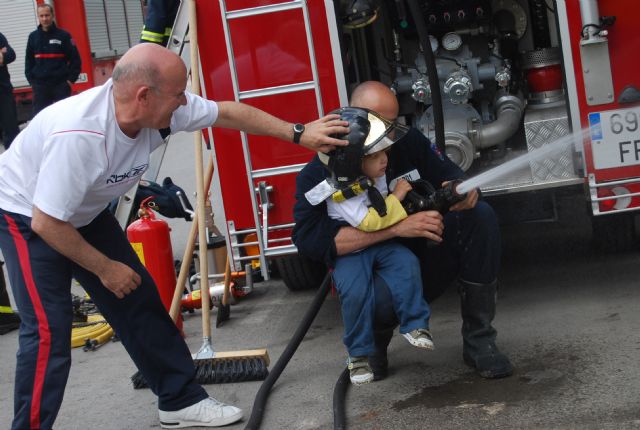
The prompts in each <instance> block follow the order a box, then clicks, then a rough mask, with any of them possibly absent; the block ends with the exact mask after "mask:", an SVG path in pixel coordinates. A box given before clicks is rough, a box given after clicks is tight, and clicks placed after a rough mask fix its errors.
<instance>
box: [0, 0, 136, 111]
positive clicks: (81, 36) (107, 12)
mask: <svg viewBox="0 0 640 430" xmlns="http://www.w3.org/2000/svg"><path fill="white" fill-rule="evenodd" d="M39 3H49V4H51V5H53V7H54V12H55V21H56V24H57V25H58V26H59V27H61V28H63V29H65V30H67V31H68V32H69V33H71V36H72V37H73V40H74V41H75V43H76V46H77V48H78V52H79V54H80V58H81V59H82V70H81V72H80V76H79V77H78V80H77V81H76V82H75V84H74V85H73V86H72V92H73V93H74V94H75V93H79V92H81V91H84V90H86V89H89V88H91V87H93V86H95V85H101V84H103V83H104V82H105V81H107V80H108V79H109V78H110V77H111V72H112V70H113V66H114V65H115V62H116V61H117V59H118V58H120V57H121V56H122V54H124V53H125V52H126V51H127V49H129V48H130V47H131V46H133V45H135V44H136V43H138V39H139V37H140V31H141V30H142V25H143V6H142V2H141V0H64V1H62V0H58V1H55V2H54V1H43V0H38V1H36V0H3V1H2V2H0V17H2V23H1V24H0V32H2V34H4V35H5V37H6V38H7V40H8V41H9V44H10V45H11V47H12V48H13V49H14V50H15V51H16V60H15V61H14V62H13V63H11V64H10V65H9V74H10V75H11V83H12V84H13V87H14V94H15V97H16V105H17V108H18V120H19V122H24V121H26V120H28V119H29V118H30V117H31V100H32V95H31V87H30V86H29V82H28V81H27V78H26V77H25V75H24V63H25V52H26V49H27V39H28V37H29V33H31V32H32V31H33V30H35V29H36V27H37V26H38V16H37V12H36V6H37V4H39Z"/></svg>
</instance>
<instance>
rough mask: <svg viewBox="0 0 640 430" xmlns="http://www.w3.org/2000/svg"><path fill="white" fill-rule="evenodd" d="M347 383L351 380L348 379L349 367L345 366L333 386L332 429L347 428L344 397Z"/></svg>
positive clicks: (347, 386) (341, 429)
mask: <svg viewBox="0 0 640 430" xmlns="http://www.w3.org/2000/svg"><path fill="white" fill-rule="evenodd" d="M349 385H351V380H350V379H349V368H347V367H345V369H344V370H343V371H342V373H341V374H340V377H338V380H337V381H336V385H335V387H334V388H333V430H346V428H347V414H346V412H345V403H346V401H345V397H346V395H347V388H349Z"/></svg>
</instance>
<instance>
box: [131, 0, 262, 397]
mask: <svg viewBox="0 0 640 430" xmlns="http://www.w3.org/2000/svg"><path fill="white" fill-rule="evenodd" d="M189 3H190V5H189V6H190V8H189V37H190V51H191V52H190V55H191V86H192V92H193V93H194V94H199V93H200V73H199V64H198V36H197V35H198V30H197V20H196V3H195V0H190V2H189ZM194 146H195V158H196V186H197V198H198V200H197V213H196V216H195V217H194V221H193V225H192V226H191V232H190V237H189V242H191V243H188V244H187V247H186V249H185V258H184V259H183V264H182V267H181V268H180V274H182V272H183V270H184V271H185V273H184V275H183V276H182V282H180V278H181V276H178V278H179V279H178V283H177V285H176V290H175V291H174V296H173V301H172V304H171V310H170V314H171V316H172V319H173V320H174V321H175V320H176V318H177V314H178V309H179V307H180V297H181V295H182V287H183V285H184V281H185V280H186V274H187V272H186V271H187V270H188V266H189V264H185V261H186V259H187V258H191V256H192V255H193V250H194V248H195V231H196V228H197V229H198V230H197V231H198V239H199V243H198V246H199V252H200V258H199V262H200V291H201V297H202V299H201V300H202V331H203V343H202V346H201V347H200V350H199V351H198V352H197V353H196V354H194V357H193V359H194V365H195V367H196V381H197V382H198V383H200V384H210V383H223V382H243V381H259V380H263V379H264V378H266V377H267V374H268V370H267V367H268V366H269V354H268V353H267V350H266V349H254V350H241V351H224V352H217V353H216V352H214V351H213V347H212V344H211V322H210V318H209V317H210V310H209V308H210V297H209V288H207V285H208V282H209V281H208V277H209V276H208V273H209V268H208V261H207V258H206V255H207V233H206V227H205V223H204V220H205V216H206V215H205V180H204V179H205V178H204V174H203V171H202V161H203V160H202V131H200V130H198V131H196V132H195V133H194ZM209 163H210V166H209V171H211V174H213V162H212V160H210V161H209ZM210 182H211V181H210V179H209V184H210ZM207 189H208V187H207ZM198 218H199V219H200V220H202V221H198ZM189 248H191V256H190V257H187V251H189ZM189 261H190V260H189ZM203 286H204V287H203ZM134 377H136V375H134V376H133V377H132V382H133V384H134V388H144V386H147V384H146V382H144V378H142V377H138V378H136V379H135V380H134Z"/></svg>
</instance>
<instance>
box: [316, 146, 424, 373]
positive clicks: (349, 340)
mask: <svg viewBox="0 0 640 430" xmlns="http://www.w3.org/2000/svg"><path fill="white" fill-rule="evenodd" d="M386 167H387V153H386V151H384V150H379V151H378V152H374V153H372V154H369V155H365V156H364V157H363V158H362V167H361V170H362V173H363V174H364V175H365V176H366V177H368V178H370V179H371V180H372V181H374V182H375V185H374V187H375V189H376V190H377V191H376V190H374V189H370V190H369V192H368V193H360V194H358V195H356V196H355V197H352V198H349V199H346V200H344V201H340V202H339V203H338V202H336V201H334V200H333V199H331V198H330V199H327V211H328V214H329V216H330V217H331V218H333V219H340V220H344V221H346V222H348V223H349V224H350V225H351V226H353V227H356V228H358V229H360V230H364V231H376V230H381V229H385V228H387V227H390V226H392V225H393V224H396V223H398V222H400V221H401V220H403V219H404V218H406V217H407V213H406V212H405V210H404V208H403V207H402V204H401V203H400V202H401V201H402V200H403V199H404V197H405V196H406V194H407V192H409V191H410V190H411V185H409V183H408V182H407V181H406V180H399V181H398V183H397V185H396V186H395V189H394V190H393V193H391V194H388V189H387V183H386V175H385V170H386ZM372 192H373V193H374V194H377V192H379V193H380V194H378V195H381V196H382V197H385V196H386V197H385V198H384V208H374V207H369V206H371V204H372V203H374V206H376V205H375V202H372V200H376V201H377V200H380V202H381V199H375V198H374V199H370V197H369V196H370V195H371V193H372ZM387 194H388V195H387ZM372 197H373V196H372ZM378 206H380V203H379V204H378ZM385 212H386V214H385ZM381 214H383V215H381ZM415 258H416V257H415V256H414V254H413V253H412V252H411V251H409V250H408V249H407V248H405V247H404V246H402V245H400V244H398V243H395V242H393V241H387V242H383V243H380V244H376V245H373V246H371V247H369V248H367V249H366V252H362V251H356V252H353V253H351V254H348V255H343V256H340V257H338V258H337V260H336V264H335V268H334V272H333V280H334V283H335V285H336V288H337V290H338V292H339V295H340V302H341V306H342V317H343V320H344V338H343V341H344V344H345V346H346V347H347V351H348V353H349V361H348V363H349V370H350V379H351V382H352V383H353V384H354V385H361V384H366V383H368V382H371V381H372V380H373V371H372V370H371V367H370V366H369V363H368V360H367V356H368V355H371V354H373V353H374V352H375V343H374V338H373V318H374V315H373V311H374V296H373V282H374V270H375V272H376V274H377V275H379V276H380V277H381V278H382V279H383V280H384V281H385V283H386V284H387V286H388V287H389V290H390V293H391V297H392V299H393V307H394V310H395V312H396V315H397V316H398V318H399V320H400V333H401V334H402V335H403V337H404V338H405V339H407V341H409V343H410V344H411V345H413V346H415V347H418V348H423V349H433V347H434V345H433V340H432V338H431V333H430V332H429V315H430V309H429V305H428V304H427V303H426V301H425V300H424V298H423V296H422V280H421V276H420V270H419V265H418V264H415V265H413V266H414V267H415V268H416V270H415V271H413V272H412V273H400V271H398V270H397V262H400V261H403V260H407V259H415Z"/></svg>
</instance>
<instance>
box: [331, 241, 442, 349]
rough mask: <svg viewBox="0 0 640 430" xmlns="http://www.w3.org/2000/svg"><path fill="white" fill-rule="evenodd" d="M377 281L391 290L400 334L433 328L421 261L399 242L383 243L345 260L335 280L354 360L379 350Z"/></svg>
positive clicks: (347, 343) (341, 260)
mask: <svg viewBox="0 0 640 430" xmlns="http://www.w3.org/2000/svg"><path fill="white" fill-rule="evenodd" d="M374 277H380V278H381V279H383V280H384V283H385V285H386V286H388V291H389V298H388V304H390V309H392V310H393V312H394V314H395V315H397V316H398V319H399V320H400V333H408V332H410V331H412V330H415V329H417V328H428V327H429V315H430V309H429V306H428V305H427V302H425V300H424V298H423V297H422V280H421V277H420V269H419V264H418V259H417V258H416V257H415V255H413V253H412V252H411V251H409V250H408V249H407V248H406V247H404V246H402V245H400V244H398V243H395V242H383V243H380V244H376V245H373V246H370V247H369V248H366V249H364V250H361V251H359V252H354V253H351V254H348V255H344V256H341V257H339V258H338V259H337V260H336V265H335V268H334V271H333V280H334V283H335V286H336V289H337V290H338V293H339V296H340V303H341V305H342V318H343V321H344V337H343V342H344V344H345V346H346V347H347V350H348V351H349V355H350V356H352V357H359V356H365V355H370V354H372V353H374V352H375V350H376V346H375V342H374V336H373V326H374V316H375V313H376V302H377V299H376V297H375V287H374Z"/></svg>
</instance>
